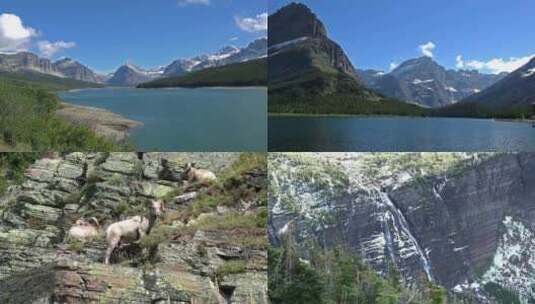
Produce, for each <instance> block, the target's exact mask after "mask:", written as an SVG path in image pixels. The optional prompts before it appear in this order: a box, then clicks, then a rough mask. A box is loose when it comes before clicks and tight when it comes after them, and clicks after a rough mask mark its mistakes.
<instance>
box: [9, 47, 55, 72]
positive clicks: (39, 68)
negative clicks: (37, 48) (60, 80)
mask: <svg viewBox="0 0 535 304" xmlns="http://www.w3.org/2000/svg"><path fill="white" fill-rule="evenodd" d="M0 70H4V71H10V72H13V71H21V70H29V71H35V72H40V73H44V74H50V75H54V76H60V77H61V76H63V75H62V74H61V72H60V71H58V70H57V68H56V67H55V66H54V64H53V63H52V62H51V61H50V60H48V59H45V58H39V57H38V56H37V55H35V54H32V53H29V52H21V53H17V54H0Z"/></svg>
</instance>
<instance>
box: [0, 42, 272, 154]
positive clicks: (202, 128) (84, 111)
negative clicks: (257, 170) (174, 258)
mask: <svg viewBox="0 0 535 304" xmlns="http://www.w3.org/2000/svg"><path fill="white" fill-rule="evenodd" d="M266 52H267V39H265V38H261V39H257V40H255V41H253V42H251V43H249V44H248V45H247V46H246V47H243V48H238V47H234V46H228V47H224V48H222V49H221V50H220V51H218V52H216V53H214V54H207V55H199V56H195V57H193V58H189V59H179V60H175V61H173V62H172V63H171V64H169V65H168V66H164V67H159V68H154V69H143V68H140V67H137V66H135V65H133V64H130V63H127V64H125V65H123V66H121V67H119V68H118V69H117V70H116V71H115V72H114V73H112V74H110V75H102V74H99V73H96V72H94V71H93V70H91V69H90V68H88V67H87V66H85V65H83V64H81V63H79V62H78V61H76V60H74V59H71V58H63V59H60V60H57V61H52V60H50V59H47V58H42V57H39V56H37V55H35V54H33V53H30V52H19V53H15V54H2V53H0V78H1V79H6V81H7V83H9V85H14V86H25V87H27V88H28V89H29V90H31V88H32V87H35V86H38V87H41V88H42V89H43V91H47V92H50V93H47V94H50V96H51V97H52V96H53V95H57V96H58V97H59V98H58V97H56V96H54V97H53V98H54V99H55V100H57V101H55V102H54V105H53V107H54V109H52V108H51V109H48V110H47V111H48V112H47V115H52V116H55V117H56V118H57V119H58V123H60V124H62V125H66V127H65V128H69V127H72V128H75V129H80V130H84V131H83V132H88V133H91V134H92V136H93V137H95V138H99V139H98V140H102V141H104V142H107V143H109V144H110V147H109V148H100V149H104V150H107V149H110V148H111V147H112V146H117V147H118V149H122V150H124V149H127V150H132V149H143V150H151V149H155V150H158V151H173V150H177V149H179V150H181V151H197V150H202V151H215V150H217V151H236V149H238V150H240V151H260V150H265V149H266V141H267V140H266V135H265V134H266V125H267V122H266V117H265V113H266V103H267V96H266V90H265V89H263V88H262V87H265V86H266V85H267V80H266V75H267V62H266V59H265V54H266ZM136 86H139V87H140V88H167V87H171V88H173V87H175V88H176V87H187V88H191V89H174V90H163V89H161V90H156V89H152V90H141V89H134V87H136ZM203 87H219V88H214V89H213V90H212V89H204V88H203ZM221 87H229V88H231V87H240V88H241V93H238V92H236V91H234V90H230V89H224V88H221ZM192 88H197V89H196V90H193V89H192ZM5 92H6V93H8V92H10V89H7V88H6V89H5ZM8 94H9V93H8ZM11 97H12V96H9V98H8V99H5V100H4V99H3V100H2V102H3V103H5V104H6V106H7V107H8V108H13V109H14V110H13V111H16V112H9V110H6V111H5V112H4V113H3V114H4V115H3V116H2V117H5V119H3V121H2V125H6V124H8V123H9V122H8V119H7V117H8V116H10V117H11V120H10V121H11V124H12V125H13V126H12V127H10V128H8V129H7V130H6V131H5V132H4V133H5V134H4V136H3V139H2V141H0V144H1V145H0V150H3V151H11V150H15V151H28V150H35V149H37V150H41V149H45V148H46V147H47V146H49V147H52V146H51V145H52V144H54V145H57V144H56V143H53V142H52V143H47V142H46V141H43V143H42V144H41V143H40V144H36V143H35V142H36V140H33V142H32V139H30V138H29V137H31V136H34V137H38V136H42V135H37V134H34V135H32V134H29V135H22V134H20V135H19V133H17V134H15V135H11V133H13V131H10V130H9V129H12V128H19V127H20V128H26V132H28V131H30V130H31V128H29V127H31V126H28V124H29V122H28V121H27V120H25V119H22V117H24V115H26V116H28V115H31V113H30V112H29V111H28V110H23V112H24V113H22V112H20V111H21V109H17V110H15V108H17V107H20V105H17V99H16V97H15V99H12V98H11ZM83 98H87V100H83ZM32 103H34V104H36V105H37V104H39V101H37V100H35V99H33V100H32ZM217 109H220V110H217ZM37 110H38V109H36V111H37ZM214 111H215V112H214ZM227 111H230V112H228V113H232V114H233V115H227V114H225V113H227ZM15 113H16V114H15ZM13 114H14V116H13ZM23 114H24V115H23ZM42 115H43V114H38V115H37V116H42ZM41 118H43V119H44V120H46V119H45V118H44V117H41ZM14 120H17V121H18V123H17V124H13V121H14ZM205 121H209V124H207V123H205ZM51 128H54V127H51ZM185 129H187V130H191V131H189V132H187V133H184V132H181V131H182V130H185ZM161 130H164V131H161ZM6 132H10V133H9V134H7V133H6ZM47 132H55V131H54V130H50V131H47ZM177 134H181V135H177ZM200 134H209V135H210V136H212V137H210V138H205V139H203V140H199V138H198V137H199V136H200ZM13 137H16V139H12V138H13ZM66 141H67V143H63V144H61V145H63V146H65V147H64V148H59V150H63V149H67V148H66V147H71V148H74V149H75V150H78V149H81V150H83V148H82V146H80V143H76V140H75V139H74V138H72V139H67V140H66ZM72 141H74V142H72ZM41 145H43V146H41ZM75 147H79V148H75ZM119 147H120V148H119Z"/></svg>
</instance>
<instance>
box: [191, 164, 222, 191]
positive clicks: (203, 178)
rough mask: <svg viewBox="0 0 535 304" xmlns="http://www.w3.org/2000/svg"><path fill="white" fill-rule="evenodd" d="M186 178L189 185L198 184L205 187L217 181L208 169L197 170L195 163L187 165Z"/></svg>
mask: <svg viewBox="0 0 535 304" xmlns="http://www.w3.org/2000/svg"><path fill="white" fill-rule="evenodd" d="M184 177H185V178H184V179H185V180H186V181H187V182H188V183H192V182H198V183H199V184H201V185H205V186H206V185H209V184H210V183H211V182H214V181H215V180H216V179H217V178H216V176H215V174H214V173H213V172H212V171H209V170H206V169H197V168H195V164H194V163H187V164H186V166H185V168H184Z"/></svg>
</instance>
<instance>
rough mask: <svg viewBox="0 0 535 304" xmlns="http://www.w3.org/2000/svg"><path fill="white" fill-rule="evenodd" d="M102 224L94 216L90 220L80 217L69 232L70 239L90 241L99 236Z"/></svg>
mask: <svg viewBox="0 0 535 304" xmlns="http://www.w3.org/2000/svg"><path fill="white" fill-rule="evenodd" d="M99 230H100V225H99V223H98V220H97V219H96V218H94V217H92V218H90V219H89V220H85V219H78V220H76V222H75V223H74V225H73V226H72V227H71V229H69V232H68V233H67V237H68V239H74V240H80V241H90V240H91V239H93V238H95V237H97V236H98V234H99Z"/></svg>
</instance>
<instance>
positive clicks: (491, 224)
mask: <svg viewBox="0 0 535 304" xmlns="http://www.w3.org/2000/svg"><path fill="white" fill-rule="evenodd" d="M270 166H271V167H270V168H274V169H273V170H271V169H270V196H269V207H270V210H271V217H270V219H269V236H270V241H271V242H272V243H273V244H275V245H277V244H279V242H280V237H281V236H282V235H283V234H284V233H287V232H288V231H291V232H292V233H294V234H295V236H296V238H297V240H298V241H299V240H300V241H301V243H302V244H304V243H305V242H303V241H304V240H309V241H310V240H315V242H317V243H319V244H320V245H322V246H328V247H329V246H334V245H337V244H344V245H345V246H347V247H348V248H350V250H351V251H353V252H354V253H355V254H357V255H360V256H362V257H363V258H364V259H365V260H366V261H367V262H368V263H369V264H370V265H372V266H373V267H374V268H375V269H376V270H377V271H378V272H380V273H385V272H386V271H387V270H388V265H390V264H393V265H395V266H396V267H397V269H398V270H399V271H400V273H401V274H402V276H403V278H404V280H405V282H407V283H411V282H416V283H418V282H421V281H422V280H424V281H425V280H431V281H434V282H436V283H438V284H441V285H443V286H445V287H446V288H448V289H449V290H451V292H453V293H458V294H464V295H467V294H469V295H470V296H471V297H475V298H476V301H477V302H480V303H496V302H495V301H496V300H494V299H493V296H492V295H489V294H488V293H487V292H486V291H485V290H484V286H485V285H486V284H488V283H496V284H498V285H499V286H501V287H503V288H507V289H510V290H513V291H515V292H516V293H518V294H519V296H520V298H521V299H522V301H523V303H527V302H528V300H529V299H533V298H534V297H535V291H534V290H533V283H534V282H535V276H534V272H533V270H534V269H535V264H534V258H535V254H534V253H533V248H534V247H533V246H534V245H533V244H534V241H535V240H534V239H533V232H534V231H535V227H534V226H533V221H532V220H530V219H531V218H532V217H533V215H534V212H535V204H534V203H533V202H534V199H535V189H533V187H530V186H529V185H531V184H532V183H533V182H535V174H533V172H534V169H535V154H504V155H486V154H484V155H477V154H476V155H471V154H466V155H465V154H442V155H433V154H422V155H419V154H405V155H403V154H382V155H373V154H333V155H328V156H326V155H322V156H317V155H313V154H304V155H301V156H295V155H293V156H288V155H276V156H274V157H273V158H271V159H270ZM301 250H302V251H301V252H302V255H303V257H305V258H306V255H307V253H306V252H307V251H306V248H305V247H304V246H303V248H301ZM498 302H499V300H498Z"/></svg>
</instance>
